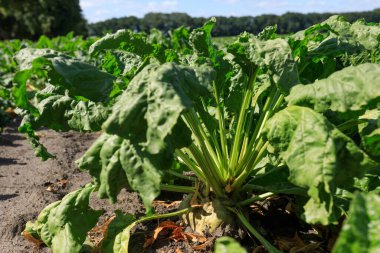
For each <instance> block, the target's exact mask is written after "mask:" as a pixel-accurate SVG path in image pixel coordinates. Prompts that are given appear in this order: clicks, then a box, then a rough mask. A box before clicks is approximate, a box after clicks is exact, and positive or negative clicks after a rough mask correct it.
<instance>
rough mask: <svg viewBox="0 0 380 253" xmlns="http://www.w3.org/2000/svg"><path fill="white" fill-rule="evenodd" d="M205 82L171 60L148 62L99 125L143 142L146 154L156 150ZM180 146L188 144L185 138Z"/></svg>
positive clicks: (203, 90)
mask: <svg viewBox="0 0 380 253" xmlns="http://www.w3.org/2000/svg"><path fill="white" fill-rule="evenodd" d="M201 81H202V82H201ZM209 85H210V84H209V83H206V82H204V80H203V79H201V80H199V79H198V77H197V74H196V73H195V72H194V71H193V70H192V69H190V68H186V67H182V66H179V65H176V64H174V63H166V64H163V65H161V66H157V65H149V66H147V67H146V68H144V70H143V71H142V72H140V73H139V74H138V75H137V76H136V77H135V78H134V79H133V80H132V81H131V83H130V84H129V86H128V88H127V89H126V90H125V92H124V93H123V94H122V96H121V97H120V99H119V101H118V102H117V103H116V104H115V105H114V106H113V109H112V114H111V115H110V117H109V118H108V119H107V121H106V122H105V123H104V125H103V128H104V129H105V130H106V132H107V133H110V134H117V135H119V136H122V137H124V138H128V139H130V138H133V139H136V140H139V141H140V142H146V144H145V146H146V149H147V150H148V151H149V152H150V153H152V154H154V153H159V152H160V150H162V149H165V148H166V145H167V144H166V140H167V137H168V136H169V135H170V134H171V132H172V131H173V129H174V127H175V126H176V125H177V124H178V122H179V121H180V115H181V114H182V113H183V112H184V111H186V110H187V109H189V108H191V107H192V106H193V103H194V102H193V100H195V99H196V98H197V96H199V95H205V94H206V95H207V94H208V88H209ZM183 145H189V140H188V139H187V140H186V139H185V140H184V144H183Z"/></svg>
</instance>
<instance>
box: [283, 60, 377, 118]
mask: <svg viewBox="0 0 380 253" xmlns="http://www.w3.org/2000/svg"><path fill="white" fill-rule="evenodd" d="M379 73H380V65H379V64H371V63H365V64H361V65H359V66H352V67H347V68H344V69H343V70H341V71H338V72H335V73H334V74H332V75H331V76H329V77H328V78H326V79H322V80H317V81H315V82H314V83H312V84H308V85H297V86H295V87H293V88H292V90H291V92H290V94H289V96H288V97H286V100H287V101H288V104H289V105H301V106H307V107H310V108H313V109H314V110H315V111H317V112H322V113H323V112H326V111H332V112H334V113H336V114H337V115H339V116H340V117H342V118H348V119H350V118H353V117H358V116H359V115H361V114H363V113H364V111H365V110H366V109H369V108H371V107H374V106H376V104H377V103H378V102H380V85H379V84H380V75H379Z"/></svg>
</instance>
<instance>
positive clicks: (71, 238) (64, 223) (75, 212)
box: [25, 184, 102, 253]
mask: <svg viewBox="0 0 380 253" xmlns="http://www.w3.org/2000/svg"><path fill="white" fill-rule="evenodd" d="M93 190H94V186H93V185H91V184H89V185H86V186H85V187H83V188H82V189H80V190H77V191H74V192H71V193H70V194H68V195H66V196H65V197H64V198H63V199H62V200H60V201H57V202H55V203H52V204H50V205H49V206H47V207H46V208H45V209H44V210H43V211H42V212H41V214H40V215H39V216H38V218H37V220H36V222H34V223H32V222H28V223H27V224H26V228H25V231H26V232H28V233H29V234H31V235H32V236H34V237H36V238H38V239H41V240H42V241H43V242H44V243H45V244H46V245H48V246H49V247H51V249H52V251H53V252H58V253H72V252H79V251H80V250H81V248H82V244H83V242H84V241H85V239H86V235H87V232H88V231H89V230H90V229H91V228H92V227H94V226H95V225H96V223H97V221H98V218H99V216H100V215H101V214H102V211H95V210H93V209H91V208H90V207H89V206H88V204H89V198H90V194H91V193H92V191H93Z"/></svg>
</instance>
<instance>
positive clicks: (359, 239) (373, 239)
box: [332, 193, 380, 253]
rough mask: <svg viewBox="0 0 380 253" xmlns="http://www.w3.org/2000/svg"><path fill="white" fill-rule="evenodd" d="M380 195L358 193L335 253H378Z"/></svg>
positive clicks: (379, 247) (379, 240) (379, 244)
mask: <svg viewBox="0 0 380 253" xmlns="http://www.w3.org/2000/svg"><path fill="white" fill-rule="evenodd" d="M379 234H380V196H379V195H377V194H374V193H367V194H362V193H358V194H356V196H355V198H354V199H353V200H352V202H351V205H350V211H349V216H348V218H347V220H346V221H345V222H344V224H343V227H342V230H341V232H340V234H339V237H338V240H337V242H336V243H335V245H334V248H333V250H332V252H333V253H351V252H352V253H376V252H379V249H380V237H379Z"/></svg>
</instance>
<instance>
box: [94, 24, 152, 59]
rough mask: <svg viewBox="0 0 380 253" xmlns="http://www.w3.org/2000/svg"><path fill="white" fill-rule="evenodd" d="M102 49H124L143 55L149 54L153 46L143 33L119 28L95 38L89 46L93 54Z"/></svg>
mask: <svg viewBox="0 0 380 253" xmlns="http://www.w3.org/2000/svg"><path fill="white" fill-rule="evenodd" d="M104 49H124V50H126V51H128V52H131V53H134V54H137V55H140V56H144V55H148V54H151V53H152V52H153V50H154V47H153V46H152V45H151V44H150V43H148V42H147V38H146V36H145V35H143V34H141V33H134V32H132V31H130V30H119V31H117V32H116V33H113V34H107V35H106V36H104V37H103V38H101V39H99V40H97V41H96V42H95V43H94V44H92V45H91V47H90V54H95V53H98V52H100V51H101V50H104Z"/></svg>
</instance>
